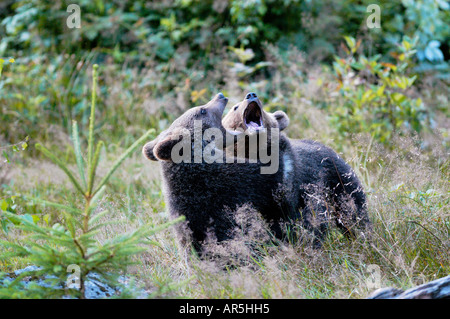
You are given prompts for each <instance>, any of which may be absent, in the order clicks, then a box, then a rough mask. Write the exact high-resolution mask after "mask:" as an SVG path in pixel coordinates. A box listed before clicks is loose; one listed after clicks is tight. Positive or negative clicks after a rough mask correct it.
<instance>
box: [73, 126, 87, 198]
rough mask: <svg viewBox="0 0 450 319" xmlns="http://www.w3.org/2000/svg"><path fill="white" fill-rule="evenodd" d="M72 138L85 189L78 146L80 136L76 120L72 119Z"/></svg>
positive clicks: (84, 178)
mask: <svg viewBox="0 0 450 319" xmlns="http://www.w3.org/2000/svg"><path fill="white" fill-rule="evenodd" d="M72 140H73V146H74V150H75V158H76V160H77V166H78V172H79V174H80V178H81V182H82V184H83V187H84V189H87V184H86V177H85V175H84V174H85V173H84V161H83V156H82V154H81V146H80V136H79V134H78V124H77V122H76V121H73V124H72Z"/></svg>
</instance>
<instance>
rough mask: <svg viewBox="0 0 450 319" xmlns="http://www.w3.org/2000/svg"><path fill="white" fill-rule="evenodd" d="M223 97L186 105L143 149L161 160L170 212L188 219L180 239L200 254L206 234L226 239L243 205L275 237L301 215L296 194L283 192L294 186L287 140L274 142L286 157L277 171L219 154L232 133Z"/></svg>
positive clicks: (261, 163)
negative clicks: (226, 121) (226, 125)
mask: <svg viewBox="0 0 450 319" xmlns="http://www.w3.org/2000/svg"><path fill="white" fill-rule="evenodd" d="M227 101H228V99H227V98H225V97H224V96H223V94H221V93H219V94H217V95H216V96H215V97H214V98H213V99H212V100H211V101H210V102H208V103H207V104H206V105H203V106H198V107H194V108H192V109H189V110H188V111H186V112H185V113H184V114H183V115H181V116H180V117H179V118H178V119H176V120H175V121H174V122H173V123H172V125H170V127H169V128H168V129H167V130H165V131H163V132H162V133H161V134H159V136H158V137H156V139H155V140H153V141H151V142H149V143H147V144H146V145H145V146H144V148H143V154H144V155H145V156H146V157H147V158H148V159H150V160H156V161H159V163H160V168H161V173H162V177H163V192H164V197H165V200H166V205H167V207H168V211H169V214H170V215H171V216H173V217H178V216H180V215H183V216H185V217H186V223H185V224H184V226H180V227H178V235H179V236H180V237H181V242H182V243H185V244H188V245H189V244H191V243H192V244H193V247H194V248H195V249H196V250H197V251H198V252H199V253H201V252H202V245H203V244H204V242H205V240H206V239H210V235H212V236H213V237H215V239H217V241H224V240H227V239H230V236H231V233H232V230H233V229H234V228H235V226H236V221H235V220H234V217H233V214H232V213H231V214H230V211H231V212H232V211H233V210H236V209H237V208H238V207H242V206H243V205H250V206H251V207H253V208H254V209H255V210H257V211H258V212H259V213H260V214H261V215H262V217H263V218H264V219H265V220H266V221H268V222H269V224H270V225H271V231H272V232H273V233H274V235H275V236H277V237H278V238H283V236H284V233H283V231H282V229H281V228H282V226H281V225H282V223H283V222H284V221H286V220H291V219H297V218H298V217H299V216H298V210H297V209H296V207H297V206H298V205H297V203H296V202H295V201H296V198H298V196H297V195H294V196H292V195H291V193H288V192H285V191H284V190H285V189H286V185H288V188H289V189H292V188H293V187H292V186H290V185H291V184H292V182H291V180H292V177H293V174H292V166H290V164H289V163H290V161H291V160H292V159H291V154H292V151H291V146H290V143H289V141H288V140H287V139H282V138H281V139H280V142H279V144H275V143H274V144H273V148H274V149H276V152H274V154H276V155H277V156H278V155H280V156H282V157H283V158H284V160H281V161H278V163H277V165H276V169H275V170H271V169H268V168H272V166H273V163H272V161H271V162H268V161H260V160H258V161H256V162H255V163H251V162H250V161H248V160H245V159H244V160H245V161H244V162H240V161H238V160H237V159H236V158H234V157H233V158H231V159H232V160H231V161H230V160H229V157H228V156H227V154H226V152H223V150H224V148H225V147H226V145H225V143H224V141H225V140H226V139H228V137H229V136H230V134H228V132H227V131H226V130H225V128H224V127H223V125H222V114H223V111H224V109H225V105H226V104H227ZM211 130H212V131H211ZM231 136H233V135H232V134H231ZM271 145H272V144H271ZM211 159H214V160H211ZM286 159H288V160H286ZM277 160H278V159H277ZM274 161H275V159H273V162H274ZM185 226H187V227H185Z"/></svg>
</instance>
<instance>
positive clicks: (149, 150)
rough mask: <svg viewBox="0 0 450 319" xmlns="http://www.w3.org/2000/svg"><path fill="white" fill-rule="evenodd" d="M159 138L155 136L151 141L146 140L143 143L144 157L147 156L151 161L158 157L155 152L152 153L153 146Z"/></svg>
mask: <svg viewBox="0 0 450 319" xmlns="http://www.w3.org/2000/svg"><path fill="white" fill-rule="evenodd" d="M158 140H159V138H158V137H157V138H155V139H154V140H153V141H151V142H148V143H147V144H145V145H144V147H143V148H142V154H144V156H145V157H147V158H148V159H149V160H151V161H157V160H158V159H157V158H156V157H155V154H153V148H154V147H155V145H156V143H157V142H158Z"/></svg>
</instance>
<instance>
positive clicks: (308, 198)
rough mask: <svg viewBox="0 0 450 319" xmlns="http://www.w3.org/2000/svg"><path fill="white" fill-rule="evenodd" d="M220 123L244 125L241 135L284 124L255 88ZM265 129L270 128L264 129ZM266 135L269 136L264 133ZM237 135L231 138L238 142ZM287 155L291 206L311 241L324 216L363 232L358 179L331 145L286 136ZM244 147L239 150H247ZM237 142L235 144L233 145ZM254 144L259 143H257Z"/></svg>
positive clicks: (349, 232)
mask: <svg viewBox="0 0 450 319" xmlns="http://www.w3.org/2000/svg"><path fill="white" fill-rule="evenodd" d="M222 124H223V126H224V127H225V129H228V130H234V131H243V130H244V131H245V132H246V136H250V137H249V139H251V138H252V136H255V135H259V139H258V140H257V141H258V143H265V140H266V138H264V139H262V140H261V136H262V135H261V132H265V131H267V130H270V129H271V128H279V129H280V130H283V129H285V128H286V127H287V125H288V124H289V119H288V117H287V115H286V114H285V113H284V112H282V111H277V112H275V113H273V114H271V113H268V112H265V111H264V110H263V106H262V103H261V101H260V100H259V99H258V97H257V96H256V94H255V93H248V94H247V95H246V96H245V98H244V100H243V101H242V102H240V103H239V104H237V105H235V106H234V107H233V108H232V109H231V110H230V111H229V112H228V114H227V115H226V116H225V117H224V119H223V120H222ZM265 134H270V133H265ZM283 138H286V139H288V138H287V137H285V136H284V137H283ZM267 140H268V141H269V140H270V137H268V138H267ZM241 142H242V139H241V140H239V139H238V140H236V143H237V144H239V143H241ZM286 143H288V144H290V145H291V149H292V150H293V155H292V158H291V160H290V161H286V160H285V164H284V165H285V167H286V166H289V165H290V166H292V168H291V170H292V171H293V174H294V175H295V176H294V178H293V180H290V183H291V185H292V186H293V187H294V188H295V189H288V192H289V193H292V194H298V196H299V197H298V198H297V200H295V201H294V202H295V203H296V204H297V207H296V209H298V210H301V211H302V221H303V224H304V226H305V227H306V228H307V229H310V230H312V231H313V232H314V234H315V235H316V238H317V240H316V242H315V243H316V245H319V246H320V240H321V239H322V238H323V236H324V235H325V232H326V230H327V226H328V224H329V221H330V220H334V222H335V224H336V225H337V226H338V228H339V229H340V230H341V231H342V232H343V233H344V234H345V235H346V236H349V237H355V235H356V233H357V232H359V233H361V232H362V233H363V236H364V231H365V230H366V228H367V227H369V225H370V222H369V218H368V214H367V204H366V196H365V193H364V190H363V187H362V184H361V182H360V181H359V179H358V177H357V176H356V174H355V172H354V171H353V169H352V168H351V167H350V165H348V164H347V163H346V162H345V161H344V160H343V159H342V158H341V157H340V156H339V155H338V154H337V153H336V152H335V151H333V150H332V149H331V148H329V147H327V146H325V145H323V144H321V143H319V142H316V141H310V140H295V139H288V142H286ZM244 145H245V147H246V153H245V156H246V157H248V156H249V155H251V154H252V153H251V152H248V146H247V144H246V143H244ZM238 148H239V146H237V147H235V149H238ZM257 149H261V146H260V145H258V147H257Z"/></svg>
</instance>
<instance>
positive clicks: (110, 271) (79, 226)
mask: <svg viewBox="0 0 450 319" xmlns="http://www.w3.org/2000/svg"><path fill="white" fill-rule="evenodd" d="M97 68H98V66H97V65H94V68H93V85H92V106H91V118H90V124H91V125H90V126H89V133H88V136H89V138H88V152H87V160H86V161H85V160H84V158H83V153H82V151H81V147H80V144H81V143H80V139H79V136H78V127H77V123H76V122H74V123H73V131H72V132H73V136H72V138H73V142H74V151H75V157H76V160H77V166H78V174H79V176H78V177H76V175H75V174H73V173H72V172H71V170H70V169H69V168H68V166H67V165H66V163H64V161H63V160H61V159H60V158H58V157H57V156H55V155H54V154H53V153H52V152H50V151H49V150H48V149H47V148H45V147H44V146H42V145H40V144H37V145H36V147H37V148H38V150H40V151H41V152H42V153H43V154H44V155H45V156H46V157H47V158H49V159H50V160H51V161H52V162H54V163H55V164H56V165H57V166H59V167H60V168H61V169H62V170H63V171H64V173H65V174H66V175H67V177H68V178H69V180H70V182H71V183H72V185H73V186H74V188H75V190H76V191H77V192H78V195H79V200H77V201H74V202H72V203H71V205H70V206H68V205H65V204H60V203H55V202H51V201H47V200H44V199H41V198H38V197H33V196H24V199H26V200H28V201H31V202H33V203H37V204H39V205H43V206H46V207H53V208H56V209H57V210H58V212H59V213H60V214H61V218H60V221H61V222H60V223H54V224H50V223H49V222H48V219H47V220H45V217H44V220H45V221H46V222H45V223H37V221H38V220H39V217H37V216H36V219H35V216H34V215H33V216H30V215H28V214H25V215H18V214H16V212H15V205H14V198H11V199H7V200H2V201H1V202H0V203H1V207H0V208H1V212H2V219H1V222H2V227H3V228H4V230H5V231H7V224H6V222H5V220H8V221H10V222H12V223H13V224H15V228H16V229H18V230H21V231H22V232H23V233H24V234H25V236H26V237H27V238H26V240H25V241H24V242H23V243H22V244H20V245H19V244H16V243H14V242H13V241H10V240H2V241H1V244H2V245H3V247H4V248H6V251H5V252H3V253H2V254H1V255H0V261H7V260H9V259H11V258H23V259H26V260H27V261H28V262H30V263H32V264H33V265H35V266H38V267H39V269H38V270H37V271H36V272H34V273H33V275H34V276H38V277H39V276H46V278H47V279H45V280H44V281H46V282H47V283H48V284H50V285H51V286H58V285H61V283H65V282H66V280H67V277H68V270H67V269H68V266H70V265H76V266H78V267H79V268H80V270H81V271H80V274H79V281H80V287H79V288H80V289H79V290H76V289H67V287H66V289H65V290H63V289H48V288H45V287H41V288H39V287H38V286H36V285H34V286H32V287H31V289H30V291H28V292H27V291H21V286H20V285H19V283H20V281H21V280H22V279H23V278H24V277H25V276H27V275H28V276H29V275H30V273H29V272H28V271H25V272H23V273H22V274H20V275H19V276H18V277H17V278H15V280H14V281H13V282H12V283H9V284H6V287H4V288H0V295H5V296H18V297H21V298H24V297H33V296H34V295H35V294H36V293H38V295H39V297H41V298H43V297H61V296H63V295H71V296H74V297H81V298H84V297H85V282H86V278H87V276H88V275H89V274H90V273H92V272H95V273H97V274H100V275H102V276H103V277H104V278H105V280H107V281H108V282H109V283H111V284H113V286H116V285H117V281H116V279H117V276H118V273H119V272H120V271H122V270H125V269H126V267H127V266H128V265H130V264H133V260H132V257H133V256H135V255H136V254H138V253H141V252H143V251H145V250H146V248H145V245H148V244H152V242H151V241H149V240H148V238H149V237H150V236H152V235H153V234H155V233H157V232H159V231H161V230H163V229H165V228H167V227H169V226H171V225H173V224H175V223H177V222H178V221H180V220H182V218H179V219H176V220H173V221H171V222H168V223H165V224H163V225H159V226H156V227H155V225H153V224H144V225H142V226H141V227H139V228H138V229H136V230H134V231H133V232H131V233H126V234H122V235H118V236H115V237H114V238H113V239H110V240H107V241H105V242H103V243H102V244H99V243H98V242H97V240H95V236H96V235H97V234H98V233H99V232H100V230H101V229H102V228H103V227H105V226H106V225H108V224H111V223H113V222H114V221H111V220H109V221H106V222H105V221H104V220H105V218H106V217H107V216H108V214H111V213H110V212H109V211H108V210H107V209H103V210H102V209H100V207H98V203H99V201H100V200H101V199H102V197H103V195H104V193H105V189H106V183H107V182H108V181H109V179H110V177H111V175H112V174H113V173H114V172H115V170H116V169H117V168H118V167H119V166H120V165H121V164H122V163H123V161H124V160H125V159H126V158H127V157H128V156H129V155H130V154H131V153H132V152H134V151H135V150H136V149H137V148H138V147H139V146H141V145H142V144H143V142H144V141H145V140H147V139H148V137H149V135H150V134H152V133H153V132H154V130H153V129H151V130H149V131H147V133H145V134H144V135H143V136H142V137H141V138H139V139H138V140H137V141H136V142H135V143H133V144H132V145H131V146H130V147H129V148H128V149H127V150H126V151H125V152H124V153H123V154H122V155H121V156H119V158H118V159H117V160H116V161H115V162H114V163H113V164H112V165H111V167H110V168H109V171H108V172H107V173H106V174H105V175H104V177H103V178H102V179H101V180H100V182H98V183H95V181H96V180H97V176H96V168H97V166H98V163H99V157H100V150H101V148H102V147H103V143H102V142H101V141H100V142H99V143H98V144H97V147H96V149H95V152H94V143H95V142H94V122H95V102H96V84H97ZM86 162H87V163H86ZM86 164H87V165H86ZM49 276H50V277H49Z"/></svg>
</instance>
